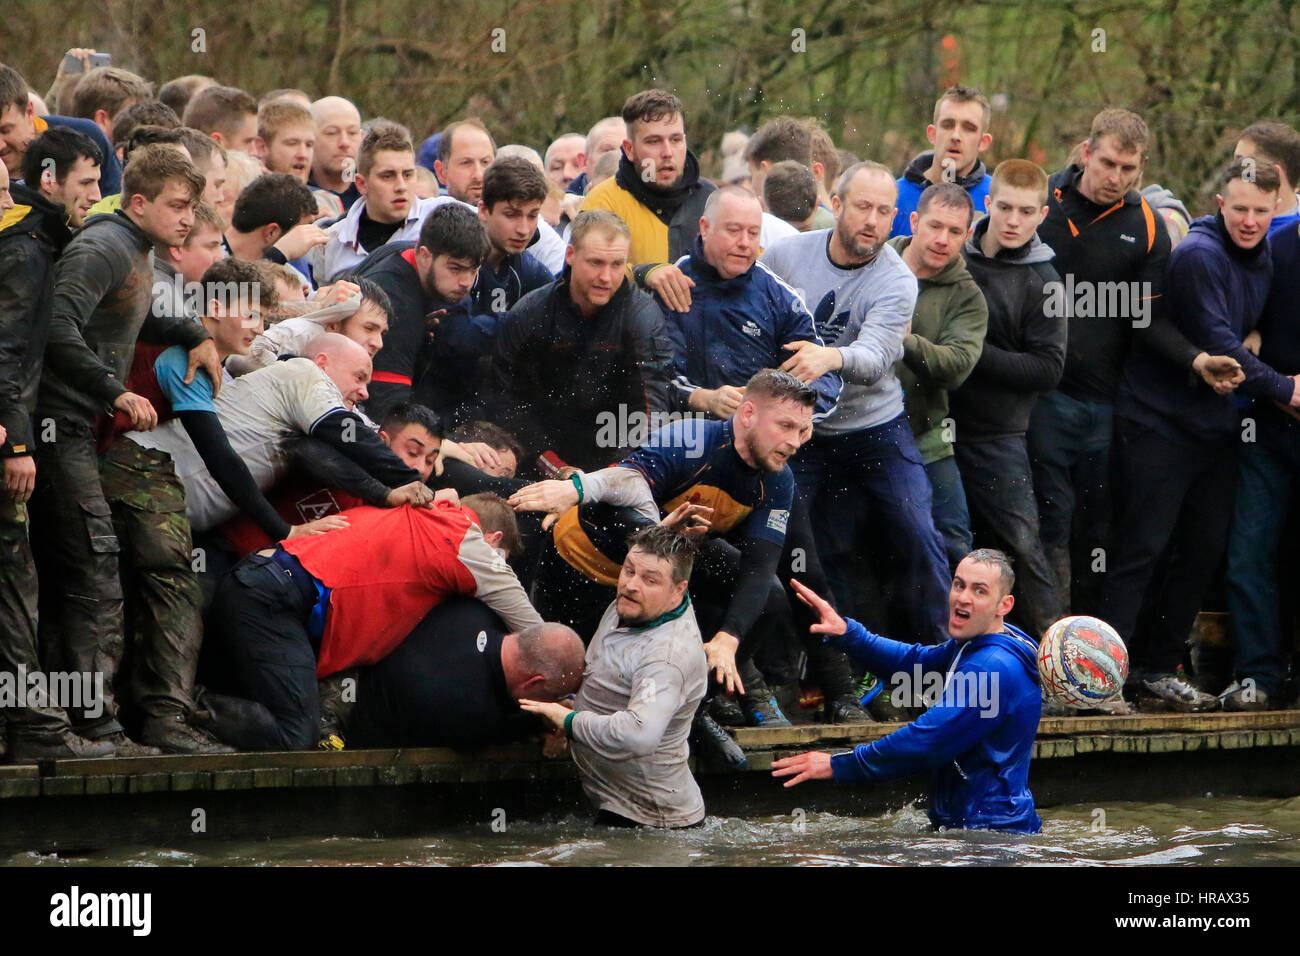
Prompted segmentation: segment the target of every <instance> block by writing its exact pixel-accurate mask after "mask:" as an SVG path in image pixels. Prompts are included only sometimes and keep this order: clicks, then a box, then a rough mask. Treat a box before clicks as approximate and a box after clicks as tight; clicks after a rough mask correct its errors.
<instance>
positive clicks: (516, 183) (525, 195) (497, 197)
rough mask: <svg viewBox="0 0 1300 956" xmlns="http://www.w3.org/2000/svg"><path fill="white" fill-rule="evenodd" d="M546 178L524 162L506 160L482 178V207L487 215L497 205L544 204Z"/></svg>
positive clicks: (519, 159) (534, 167) (527, 162)
mask: <svg viewBox="0 0 1300 956" xmlns="http://www.w3.org/2000/svg"><path fill="white" fill-rule="evenodd" d="M546 193H547V179H546V174H545V173H544V172H542V171H541V170H540V169H538V168H537V167H536V166H534V165H533V164H532V163H530V162H529V161H528V160H526V159H522V158H520V157H518V156H505V157H502V158H501V159H498V160H497V161H496V162H494V163H493V164H492V165H491V166H489V167H488V168H487V172H485V173H484V174H483V205H484V207H485V208H486V209H487V211H488V212H491V211H492V208H493V207H494V206H495V205H496V204H497V203H499V202H545V201H546Z"/></svg>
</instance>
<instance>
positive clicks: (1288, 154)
mask: <svg viewBox="0 0 1300 956" xmlns="http://www.w3.org/2000/svg"><path fill="white" fill-rule="evenodd" d="M1237 139H1238V140H1243V139H1248V140H1250V141H1251V142H1252V143H1254V144H1255V152H1254V156H1255V159H1257V160H1263V161H1264V162H1269V163H1276V164H1277V165H1279V166H1281V167H1282V169H1283V171H1284V172H1285V173H1286V178H1287V180H1288V181H1289V182H1290V183H1291V184H1292V185H1295V184H1296V183H1297V182H1300V133H1297V132H1296V131H1295V130H1294V129H1292V128H1291V127H1290V126H1288V125H1287V124H1286V123H1280V122H1277V121H1275V120H1260V121H1258V122H1255V123H1251V124H1250V125H1249V126H1247V127H1246V128H1245V129H1243V130H1242V131H1241V135H1240V136H1238V137H1237Z"/></svg>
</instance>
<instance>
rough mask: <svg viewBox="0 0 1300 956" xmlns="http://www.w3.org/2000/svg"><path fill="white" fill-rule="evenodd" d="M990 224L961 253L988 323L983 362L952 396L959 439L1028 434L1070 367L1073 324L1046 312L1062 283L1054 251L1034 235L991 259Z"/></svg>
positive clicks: (980, 224)
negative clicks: (986, 247)
mask: <svg viewBox="0 0 1300 956" xmlns="http://www.w3.org/2000/svg"><path fill="white" fill-rule="evenodd" d="M988 227H989V220H988V219H987V218H985V219H982V220H980V221H979V222H978V223H977V224H976V226H975V232H974V234H973V235H972V237H971V238H970V239H968V240H967V241H966V246H965V248H963V249H962V255H964V256H965V257H966V268H967V269H969V270H970V274H971V277H972V278H973V279H974V280H975V282H976V284H978V285H979V287H980V291H982V292H983V293H984V301H985V302H987V303H988V307H989V324H988V332H987V333H986V334H985V336H984V346H983V349H982V350H981V352H980V357H979V361H977V362H976V363H975V368H974V369H972V370H971V373H970V375H969V376H968V377H967V379H966V381H965V382H964V383H963V384H962V386H961V388H959V389H957V390H956V391H955V392H953V393H952V395H951V396H950V403H951V409H952V414H953V418H954V419H956V422H957V434H956V439H957V441H958V442H962V441H979V440H981V439H982V440H985V441H991V440H993V439H997V438H1008V437H1011V436H1014V435H1023V434H1024V433H1025V430H1026V429H1027V428H1028V427H1029V413H1030V412H1031V411H1032V410H1033V407H1034V402H1036V401H1037V400H1038V395H1039V394H1040V393H1041V392H1050V391H1051V390H1052V389H1053V388H1055V387H1056V384H1057V382H1059V381H1060V380H1061V369H1062V368H1063V367H1064V365H1065V337H1066V320H1065V318H1063V317H1060V316H1053V315H1052V311H1053V310H1051V309H1049V308H1047V307H1046V305H1047V301H1048V299H1049V298H1050V297H1051V295H1052V290H1051V288H1049V287H1048V283H1049V282H1059V277H1058V276H1057V274H1056V270H1055V269H1053V268H1052V261H1051V260H1052V250H1051V249H1050V248H1048V247H1047V246H1046V245H1044V244H1043V243H1042V242H1041V241H1039V239H1038V238H1037V237H1034V238H1033V239H1031V240H1029V242H1027V243H1025V244H1024V245H1023V246H1021V247H1020V248H1019V249H1003V250H1001V251H1000V252H999V253H998V254H997V255H996V256H994V257H993V258H989V257H988V256H986V255H985V254H984V252H983V250H982V249H981V247H980V240H981V239H982V238H983V236H984V233H985V232H986V231H987V230H988Z"/></svg>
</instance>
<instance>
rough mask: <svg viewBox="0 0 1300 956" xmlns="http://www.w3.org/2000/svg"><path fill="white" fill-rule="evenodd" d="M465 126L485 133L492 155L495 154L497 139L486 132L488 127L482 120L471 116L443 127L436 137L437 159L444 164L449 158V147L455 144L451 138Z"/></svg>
mask: <svg viewBox="0 0 1300 956" xmlns="http://www.w3.org/2000/svg"><path fill="white" fill-rule="evenodd" d="M467 126H468V127H472V128H473V129H478V130H482V131H483V132H484V133H487V138H488V142H489V143H491V144H492V155H493V156H495V155H496V152H497V141H496V140H494V139H493V138H492V134H491V133H489V132H488V128H487V127H486V126H484V125H483V121H482V120H476V119H473V118H470V119H464V120H459V121H457V122H455V123H452V124H450V125H449V126H448V127H447V128H446V129H444V130H443V131H442V136H441V137H439V139H438V159H439V161H440V162H441V163H442V164H443V165H444V166H446V165H447V161H448V160H450V159H451V148H452V147H453V146H454V145H455V143H454V142H453V140H454V139H455V137H456V134H457V133H458V132H460V131H461V130H462V129H464V128H465V127H467Z"/></svg>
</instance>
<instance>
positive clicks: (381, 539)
mask: <svg viewBox="0 0 1300 956" xmlns="http://www.w3.org/2000/svg"><path fill="white" fill-rule="evenodd" d="M346 514H347V517H348V522H349V523H348V527H346V528H340V529H339V530H337V531H330V532H328V533H326V534H322V535H313V536H311V537H305V538H292V539H290V540H288V541H285V542H284V545H283V546H284V549H285V550H286V551H288V552H289V553H290V554H292V555H294V556H295V557H296V558H297V559H298V560H299V561H300V562H302V566H303V567H304V568H306V569H307V571H308V572H309V573H310V574H312V575H313V576H314V577H315V578H316V579H317V580H318V581H320V582H321V583H322V584H323V585H325V587H327V588H329V589H330V591H331V593H330V603H329V612H328V613H327V614H326V616H325V634H324V637H323V638H322V640H321V646H320V656H319V659H318V661H317V665H316V673H317V675H318V676H320V677H328V676H329V675H330V674H334V673H337V672H338V671H341V670H346V669H348V668H350V667H356V666H359V665H365V664H374V663H376V662H378V661H381V660H383V659H384V658H385V657H387V656H388V655H389V654H390V653H391V652H392V651H393V649H394V648H396V647H397V645H399V644H401V643H402V641H404V640H406V636H407V635H408V634H409V633H410V632H411V631H412V630H413V629H414V627H415V625H416V624H418V623H420V621H421V620H423V618H424V616H425V615H426V614H428V613H429V611H431V610H432V609H433V608H434V606H436V605H437V604H439V603H441V602H442V601H443V600H445V599H446V598H448V597H452V596H455V595H468V596H473V597H477V598H478V599H479V600H481V601H483V602H484V603H485V604H487V605H488V606H489V607H490V608H492V610H494V611H496V612H497V613H498V614H500V615H501V616H502V617H503V618H505V620H506V623H507V625H509V626H510V628H511V629H512V630H517V629H519V628H522V627H527V626H529V625H531V624H540V623H541V620H542V619H541V617H539V616H538V614H537V612H536V611H535V610H533V607H532V605H531V604H529V603H528V598H527V595H525V594H524V589H523V587H522V586H521V585H520V584H519V580H518V579H517V578H516V577H515V574H514V572H513V571H511V570H510V566H509V565H508V564H506V562H505V559H504V558H502V557H501V556H500V555H499V554H497V552H496V551H494V550H493V549H492V548H491V547H490V546H489V545H488V543H487V542H486V541H485V540H484V539H483V532H482V530H481V529H480V527H479V524H478V518H477V516H476V515H475V514H474V512H472V511H471V510H469V509H468V508H461V507H458V506H457V505H453V504H452V503H451V502H448V501H438V502H435V503H434V505H433V507H432V508H413V507H411V506H410V505H403V506H402V507H400V508H372V507H370V506H368V505H367V506H363V507H360V508H352V509H350V510H349V511H347V512H346Z"/></svg>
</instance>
